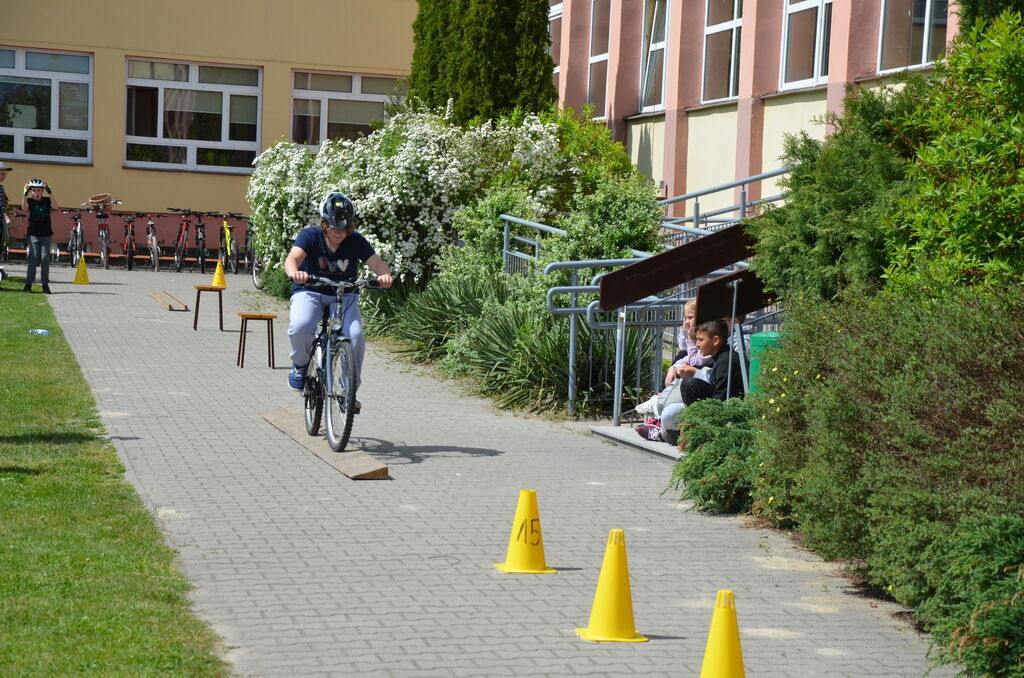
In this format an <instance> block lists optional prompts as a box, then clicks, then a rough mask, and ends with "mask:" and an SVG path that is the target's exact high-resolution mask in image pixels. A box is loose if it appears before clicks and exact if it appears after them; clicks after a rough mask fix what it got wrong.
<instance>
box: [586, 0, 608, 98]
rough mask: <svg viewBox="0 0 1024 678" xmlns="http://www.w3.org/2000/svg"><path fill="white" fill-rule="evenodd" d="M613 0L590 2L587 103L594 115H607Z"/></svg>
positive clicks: (594, 0) (593, 0) (592, 0)
mask: <svg viewBox="0 0 1024 678" xmlns="http://www.w3.org/2000/svg"><path fill="white" fill-rule="evenodd" d="M611 10H612V2H611V0H591V3H590V72H589V74H588V76H587V103H588V104H591V105H592V106H593V107H594V117H595V118H604V117H605V115H606V109H605V97H606V95H607V92H608V32H609V30H610V29H611V18H612V16H611Z"/></svg>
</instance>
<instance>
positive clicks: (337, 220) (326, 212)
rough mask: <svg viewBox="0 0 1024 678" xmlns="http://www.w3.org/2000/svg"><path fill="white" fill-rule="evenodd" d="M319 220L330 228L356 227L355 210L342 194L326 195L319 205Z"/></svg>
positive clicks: (335, 192)
mask: <svg viewBox="0 0 1024 678" xmlns="http://www.w3.org/2000/svg"><path fill="white" fill-rule="evenodd" d="M320 218H321V219H323V220H324V221H326V222H327V225H328V226H330V227H331V228H352V229H354V228H355V227H356V208H355V206H354V205H353V204H352V201H351V200H349V199H348V196H346V195H345V194H344V193H338V192H337V191H334V192H332V193H328V194H327V196H326V197H325V198H324V199H323V201H321V203H320Z"/></svg>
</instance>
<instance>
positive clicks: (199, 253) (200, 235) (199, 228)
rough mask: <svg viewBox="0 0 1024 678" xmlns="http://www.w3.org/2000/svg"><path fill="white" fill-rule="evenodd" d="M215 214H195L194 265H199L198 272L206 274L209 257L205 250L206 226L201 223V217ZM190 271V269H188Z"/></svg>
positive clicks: (207, 251)
mask: <svg viewBox="0 0 1024 678" xmlns="http://www.w3.org/2000/svg"><path fill="white" fill-rule="evenodd" d="M210 214H216V212H195V215H196V263H198V264H199V272H200V273H206V257H208V256H210V252H209V250H207V249H206V224H204V223H203V217H204V216H207V215H210ZM188 270H189V272H191V271H192V269H191V268H189V269H188Z"/></svg>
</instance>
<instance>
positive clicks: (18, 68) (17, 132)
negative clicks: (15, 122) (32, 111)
mask: <svg viewBox="0 0 1024 678" xmlns="http://www.w3.org/2000/svg"><path fill="white" fill-rule="evenodd" d="M0 49H4V50H11V51H13V52H14V68H0V75H8V76H11V77H15V78H39V79H43V80H49V81H51V84H50V129H48V130H41V129H25V128H23V127H0V134H4V135H11V136H13V137H14V148H12V149H11V153H3V154H2V156H0V157H3V158H4V159H5V160H21V161H24V162H53V163H60V164H65V165H89V164H91V163H92V150H93V148H92V146H93V144H92V132H93V96H94V94H95V91H96V87H95V85H94V83H93V74H94V73H95V59H93V55H92V54H86V53H84V52H70V51H60V50H52V49H36V48H34V47H15V46H13V45H0ZM28 52H38V53H42V54H68V55H71V56H84V57H88V59H89V72H88V73H65V72H63V71H37V70H30V69H28V68H27V67H26V66H25V59H26V56H25V55H26V54H27V53H28ZM62 82H68V83H84V84H86V85H88V86H89V102H88V107H89V110H88V116H89V120H88V124H87V125H86V129H84V130H65V129H60V127H59V125H60V83H62ZM25 137H39V138H45V139H73V140H78V141H85V142H86V153H85V157H82V158H76V157H72V156H67V155H41V154H37V153H31V154H29V153H25Z"/></svg>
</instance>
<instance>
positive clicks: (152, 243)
mask: <svg viewBox="0 0 1024 678" xmlns="http://www.w3.org/2000/svg"><path fill="white" fill-rule="evenodd" d="M149 263H150V265H151V266H152V267H153V270H154V271H159V270H160V246H159V245H158V244H157V243H156V238H154V237H153V236H150V237H149Z"/></svg>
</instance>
